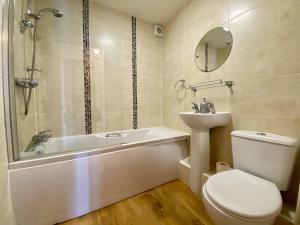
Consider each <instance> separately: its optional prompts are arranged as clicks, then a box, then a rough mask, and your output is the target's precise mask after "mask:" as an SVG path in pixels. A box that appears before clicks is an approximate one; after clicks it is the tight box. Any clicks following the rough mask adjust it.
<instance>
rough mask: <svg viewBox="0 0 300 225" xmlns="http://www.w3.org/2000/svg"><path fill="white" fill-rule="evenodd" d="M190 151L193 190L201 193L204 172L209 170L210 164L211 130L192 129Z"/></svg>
mask: <svg viewBox="0 0 300 225" xmlns="http://www.w3.org/2000/svg"><path fill="white" fill-rule="evenodd" d="M190 151H191V170H190V186H191V189H192V191H193V192H195V193H198V194H200V193H201V190H202V174H203V173H205V172H208V171H209V165H210V145H209V130H204V131H203V130H196V129H192V133H191V149H190Z"/></svg>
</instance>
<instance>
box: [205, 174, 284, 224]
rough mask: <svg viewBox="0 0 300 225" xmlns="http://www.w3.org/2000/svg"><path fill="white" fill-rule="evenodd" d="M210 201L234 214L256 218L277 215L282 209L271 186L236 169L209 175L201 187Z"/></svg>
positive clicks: (265, 181)
mask: <svg viewBox="0 0 300 225" xmlns="http://www.w3.org/2000/svg"><path fill="white" fill-rule="evenodd" d="M205 189H206V193H207V194H208V196H209V197H210V199H211V200H213V202H215V203H216V204H217V205H219V206H220V207H221V208H223V209H225V210H227V211H228V212H230V213H233V214H235V215H238V216H241V217H244V218H249V219H259V218H267V217H271V216H274V215H277V214H279V212H280V210H281V206H282V199H281V195H280V192H279V190H278V188H277V187H276V185H275V184H273V183H272V182H270V181H267V180H264V179H261V178H259V177H256V176H253V175H251V174H248V173H246V172H243V171H240V170H229V171H225V172H221V173H217V174H215V175H213V176H211V177H210V178H209V179H208V181H207V182H206V184H205Z"/></svg>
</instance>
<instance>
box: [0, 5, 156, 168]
mask: <svg viewBox="0 0 300 225" xmlns="http://www.w3.org/2000/svg"><path fill="white" fill-rule="evenodd" d="M102 2H103V1H102V0H14V1H13V0H6V3H7V5H6V8H7V11H6V12H5V14H4V18H6V19H7V20H6V19H5V20H4V21H5V22H7V24H4V28H6V31H7V36H8V40H7V41H8V43H9V48H8V49H5V48H4V55H7V63H8V64H9V71H7V76H6V77H5V79H4V84H3V85H4V92H5V110H6V119H7V124H6V126H7V131H8V135H7V138H8V145H9V146H8V147H9V149H10V161H11V162H13V161H16V160H20V159H21V160H22V159H24V160H26V158H31V159H32V158H37V157H45V155H47V154H46V153H45V152H43V151H37V150H36V146H38V145H39V144H40V143H42V144H43V143H46V142H47V141H48V140H51V138H64V137H72V138H66V140H68V141H67V142H68V143H66V145H68V146H69V144H70V143H69V142H70V141H71V140H77V139H78V138H80V137H82V136H84V135H91V134H97V133H108V134H109V133H115V132H116V131H123V130H129V129H133V128H146V127H154V126H161V117H162V113H161V73H162V71H161V68H162V66H161V47H162V46H161V42H162V40H161V39H160V38H158V37H156V36H154V34H153V24H150V23H148V22H145V21H142V20H139V19H136V18H135V17H133V16H132V15H126V14H123V13H121V12H118V11H116V10H114V9H111V8H107V7H105V6H104V5H103V4H102ZM4 30H5V29H4ZM4 35H5V34H4ZM135 126H137V127H135ZM117 133H118V132H117ZM119 133H120V132H119ZM92 147H99V146H89V145H87V146H83V149H81V150H88V149H90V148H92ZM24 152H25V153H24ZM26 152H33V153H34V154H26ZM59 153H60V151H59V150H57V152H56V151H54V152H53V151H52V152H51V154H59Z"/></svg>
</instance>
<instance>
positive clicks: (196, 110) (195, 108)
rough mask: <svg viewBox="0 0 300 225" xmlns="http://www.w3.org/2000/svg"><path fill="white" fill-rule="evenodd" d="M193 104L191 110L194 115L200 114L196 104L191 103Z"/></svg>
mask: <svg viewBox="0 0 300 225" xmlns="http://www.w3.org/2000/svg"><path fill="white" fill-rule="evenodd" d="M192 104H193V107H192V109H193V110H194V112H195V113H199V112H200V110H199V106H198V105H197V104H196V103H194V102H193V103H192Z"/></svg>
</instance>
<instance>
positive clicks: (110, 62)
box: [90, 1, 162, 132]
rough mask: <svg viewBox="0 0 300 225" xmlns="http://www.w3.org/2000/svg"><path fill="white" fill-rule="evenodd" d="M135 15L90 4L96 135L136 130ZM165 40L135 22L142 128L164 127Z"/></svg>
mask: <svg viewBox="0 0 300 225" xmlns="http://www.w3.org/2000/svg"><path fill="white" fill-rule="evenodd" d="M131 30H132V28H131V16H129V15H125V14H122V13H120V12H118V11H116V10H113V9H109V8H106V7H103V6H102V5H100V4H98V3H96V2H93V1H91V2H90V39H91V68H92V70H91V71H92V73H91V77H92V84H93V87H92V102H93V105H92V112H93V115H92V116H93V120H92V124H93V132H103V131H115V130H125V129H132V116H133V112H132V110H133V106H132V102H133V99H132V98H133V92H132V62H131V54H132V52H131V51H132V44H131V39H132V36H131ZM161 41H162V40H161V39H160V38H157V37H155V36H154V34H153V25H152V24H149V23H146V22H144V21H142V20H140V19H137V71H138V127H139V128H142V127H150V126H160V125H161V63H162V62H161V60H162V58H161Z"/></svg>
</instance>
